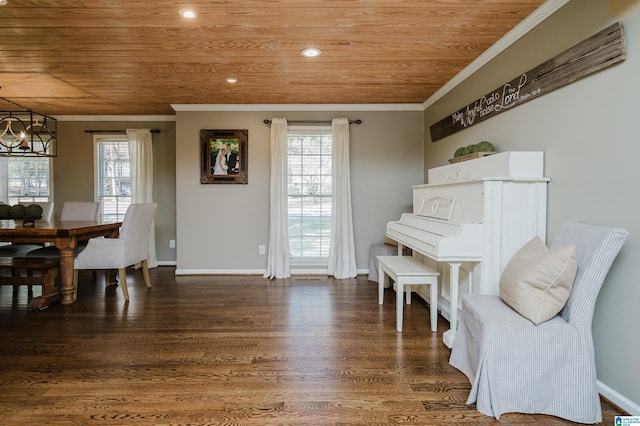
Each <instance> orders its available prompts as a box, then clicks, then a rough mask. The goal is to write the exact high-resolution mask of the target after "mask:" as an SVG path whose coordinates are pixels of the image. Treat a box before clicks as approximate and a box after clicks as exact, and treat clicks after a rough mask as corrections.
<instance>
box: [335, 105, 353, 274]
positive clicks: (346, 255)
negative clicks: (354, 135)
mask: <svg viewBox="0 0 640 426" xmlns="http://www.w3.org/2000/svg"><path fill="white" fill-rule="evenodd" d="M331 135H332V140H333V142H332V143H333V145H332V158H333V182H332V184H333V197H332V203H331V243H330V247H329V275H333V276H334V277H336V278H338V279H344V278H353V277H355V276H356V275H357V268H356V250H355V243H354V237H353V217H352V216H353V214H352V211H351V178H350V176H349V120H348V119H347V118H334V119H333V121H332V122H331Z"/></svg>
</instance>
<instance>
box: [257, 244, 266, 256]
mask: <svg viewBox="0 0 640 426" xmlns="http://www.w3.org/2000/svg"><path fill="white" fill-rule="evenodd" d="M258 253H260V254H265V253H266V248H265V246H263V245H259V246H258Z"/></svg>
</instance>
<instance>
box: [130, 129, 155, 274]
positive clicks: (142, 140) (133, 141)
mask: <svg viewBox="0 0 640 426" xmlns="http://www.w3.org/2000/svg"><path fill="white" fill-rule="evenodd" d="M126 131H127V138H128V139H129V162H130V163H131V202H132V203H151V202H153V144H152V137H151V129H127V130H126ZM147 263H148V266H149V268H155V267H157V266H158V258H157V256H156V236H155V222H152V223H151V234H150V235H149V257H148V259H147Z"/></svg>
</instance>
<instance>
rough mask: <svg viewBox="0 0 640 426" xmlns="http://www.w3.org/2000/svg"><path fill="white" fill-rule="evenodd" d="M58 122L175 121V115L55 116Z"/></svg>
mask: <svg viewBox="0 0 640 426" xmlns="http://www.w3.org/2000/svg"><path fill="white" fill-rule="evenodd" d="M55 118H56V120H58V121H176V116H175V115H56V116H55Z"/></svg>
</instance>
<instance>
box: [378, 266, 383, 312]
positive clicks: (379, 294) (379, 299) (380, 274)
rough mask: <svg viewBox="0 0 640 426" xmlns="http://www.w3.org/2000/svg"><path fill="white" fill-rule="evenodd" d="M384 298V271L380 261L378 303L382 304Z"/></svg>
mask: <svg viewBox="0 0 640 426" xmlns="http://www.w3.org/2000/svg"><path fill="white" fill-rule="evenodd" d="M383 300H384V271H383V270H382V266H380V264H379V263H378V305H382V302H383Z"/></svg>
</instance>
